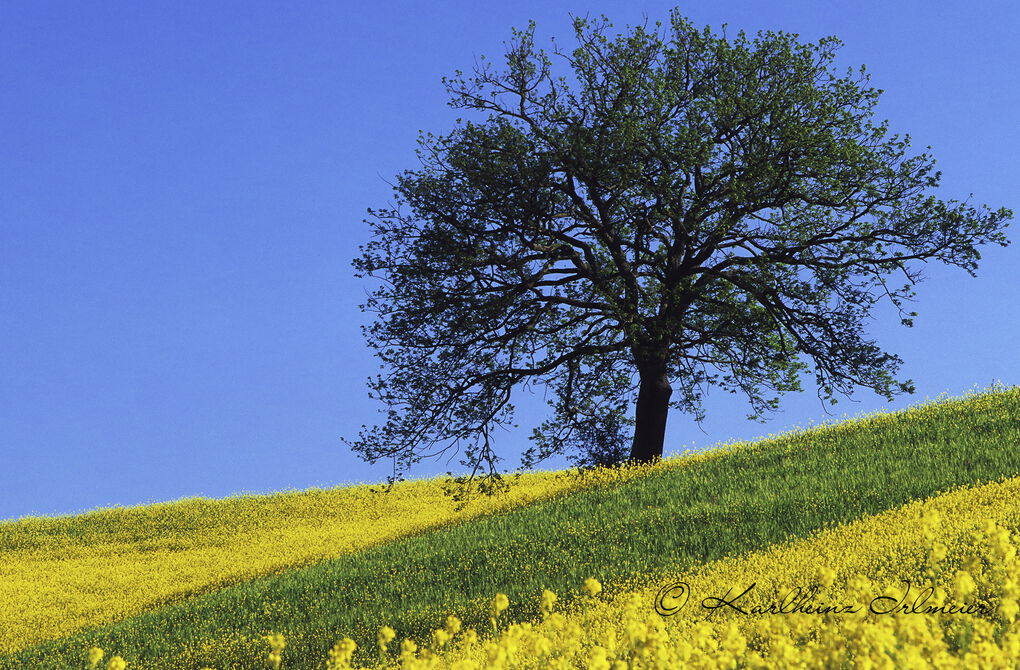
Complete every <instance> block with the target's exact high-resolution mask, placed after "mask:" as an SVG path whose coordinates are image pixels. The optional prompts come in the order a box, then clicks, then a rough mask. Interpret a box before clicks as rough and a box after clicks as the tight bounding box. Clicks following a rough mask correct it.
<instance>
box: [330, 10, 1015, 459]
mask: <svg viewBox="0 0 1020 670" xmlns="http://www.w3.org/2000/svg"><path fill="white" fill-rule="evenodd" d="M534 27H535V26H534V24H533V23H532V24H531V26H530V27H529V28H528V29H526V30H524V31H518V30H515V31H513V40H512V41H511V42H510V43H509V44H508V46H507V51H506V56H505V67H503V68H497V67H495V66H493V65H492V64H491V63H490V62H487V61H485V60H484V59H482V60H481V61H480V62H479V63H477V64H476V66H475V68H474V70H473V74H472V75H471V76H465V75H464V74H463V73H462V72H460V71H458V72H457V73H456V75H455V76H454V77H452V78H449V79H446V78H444V80H443V81H444V84H445V86H446V89H447V91H448V93H449V94H450V96H451V98H450V103H449V104H450V105H451V106H452V107H454V108H456V109H462V110H468V111H469V112H470V113H472V114H475V115H477V116H478V117H479V118H478V119H477V120H474V121H472V120H467V121H464V120H460V119H458V122H457V126H456V128H455V129H454V130H453V131H452V132H450V133H449V134H447V135H443V136H434V135H432V134H431V133H428V134H422V135H421V137H420V139H419V149H418V156H419V159H420V162H421V167H420V169H417V170H408V171H405V172H403V173H402V174H400V175H399V176H398V177H397V179H396V182H395V184H393V187H394V193H395V198H396V202H395V203H391V206H390V207H389V208H387V209H380V210H372V209H370V210H369V214H370V216H371V217H372V218H371V219H370V220H368V221H367V223H369V225H370V226H371V229H372V233H373V236H372V239H371V241H370V242H369V243H368V244H366V245H365V246H363V247H362V248H361V252H362V253H361V256H360V257H359V258H357V259H356V260H355V262H354V265H355V268H356V270H357V272H358V276H362V277H365V276H372V277H376V278H378V279H380V280H382V283H381V285H380V287H379V288H377V289H375V290H374V291H373V292H372V293H370V296H369V298H368V300H367V302H366V303H365V305H363V306H362V308H363V309H364V310H366V311H370V312H373V313H375V314H376V315H377V317H376V320H375V321H374V322H373V323H372V325H371V326H369V327H367V328H366V329H365V333H366V337H367V340H368V343H369V344H370V345H371V346H372V347H373V348H374V349H375V352H376V354H377V355H378V356H379V358H380V359H381V362H382V367H383V368H384V369H385V374H384V375H380V376H378V377H376V378H374V379H372V380H370V386H371V389H372V393H371V394H370V395H374V396H376V397H378V398H379V399H380V400H382V401H383V402H384V403H386V405H387V406H388V416H387V420H386V421H385V423H383V424H382V425H381V426H378V427H377V428H374V429H365V430H363V431H362V433H361V435H360V438H359V439H357V440H355V441H352V442H350V443H349V444H351V446H352V447H353V448H354V450H355V451H357V452H358V453H359V454H360V455H362V456H363V457H365V458H366V459H368V460H370V461H374V460H376V459H378V458H381V457H393V458H394V463H395V465H398V466H399V467H400V468H406V467H408V466H410V464H412V463H414V462H416V461H418V460H420V459H421V458H424V457H428V456H434V455H437V454H439V453H443V452H445V451H446V450H448V449H451V448H452V449H456V450H458V451H462V452H463V460H462V463H464V464H465V465H468V466H470V468H471V472H472V475H474V474H477V473H478V472H482V471H484V472H485V473H486V474H493V473H495V472H496V468H495V463H496V462H497V461H498V460H499V457H498V456H497V455H496V451H495V449H494V443H493V439H492V436H493V432H494V430H495V429H496V428H498V427H500V426H503V425H506V424H508V423H509V422H511V421H512V416H513V405H512V404H511V391H512V390H513V389H515V388H518V387H521V388H530V387H531V386H532V385H534V384H544V385H545V387H546V388H547V389H548V390H550V391H552V395H553V397H554V400H553V401H551V402H550V405H551V407H552V413H551V418H550V419H549V420H548V421H546V422H544V423H543V424H542V425H541V426H539V427H538V428H537V429H535V433H534V436H533V439H534V442H535V443H534V446H533V447H532V448H531V449H529V450H528V452H527V454H526V458H525V463H526V464H527V465H532V464H534V463H536V462H538V461H540V460H541V459H543V458H545V457H547V456H549V455H551V454H554V453H559V452H563V451H564V450H565V449H567V448H570V447H576V446H577V444H578V440H579V439H580V440H585V439H593V438H592V436H593V435H596V434H599V433H600V432H601V433H602V434H604V435H608V437H607V440H608V441H607V442H606V444H608V445H611V444H612V442H613V440H614V439H617V438H618V435H619V434H620V429H621V426H623V425H627V424H630V425H633V426H634V430H633V438H632V443H631V448H630V457H631V458H632V459H634V460H637V461H650V460H654V459H657V458H659V457H660V456H661V454H662V450H663V437H664V432H665V428H666V419H667V415H668V412H669V410H670V409H671V408H672V409H676V410H680V411H684V412H687V413H690V414H693V415H694V416H695V418H697V419H699V420H700V419H701V418H702V417H703V409H702V404H701V400H702V397H703V394H704V392H705V391H706V390H707V388H708V387H710V386H712V385H716V386H719V387H722V388H724V389H727V390H729V391H731V392H734V393H736V392H742V393H744V394H745V395H746V396H747V398H748V401H749V403H750V406H751V409H752V415H751V416H752V417H755V418H760V417H761V416H762V415H763V413H764V412H766V411H768V410H774V409H776V408H777V407H778V398H779V396H780V395H781V394H783V393H785V392H788V391H795V390H801V387H800V377H801V375H802V373H803V372H805V371H808V370H811V371H813V373H814V376H815V379H816V381H817V386H818V393H819V396H820V397H821V398H823V399H826V400H829V401H831V402H835V400H836V398H835V396H836V395H837V394H838V395H849V394H850V393H851V392H852V391H853V389H854V388H856V387H866V388H870V389H872V390H874V391H875V392H876V393H878V394H880V395H882V396H884V397H886V398H889V399H891V398H892V397H893V395H894V394H896V393H901V392H911V391H912V390H913V389H912V386H911V383H910V382H909V381H906V382H901V381H897V380H896V379H895V378H894V374H895V373H896V371H897V369H898V367H899V365H900V364H901V362H902V361H901V359H900V358H899V357H897V356H895V355H893V354H889V353H886V352H884V351H882V350H881V349H880V348H879V347H878V346H877V344H876V343H875V342H874V341H872V340H869V339H867V338H866V336H865V335H864V334H863V328H862V326H863V322H864V320H865V319H866V318H868V317H869V316H870V315H871V312H872V308H873V307H874V306H875V305H876V304H879V303H881V302H883V301H889V302H890V303H891V304H892V305H893V306H895V308H896V309H897V310H898V312H899V317H900V320H901V321H902V323H903V324H905V325H907V326H910V325H912V322H911V319H912V317H914V316H916V314H915V313H913V312H909V313H908V312H906V311H904V303H905V301H908V300H910V299H911V298H912V297H913V295H914V293H913V287H914V286H915V285H916V284H917V282H918V281H920V280H921V279H922V278H923V277H922V275H921V273H920V272H919V270H918V269H917V267H916V263H917V262H918V261H930V260H937V261H941V262H943V263H947V264H949V265H954V266H958V267H960V268H962V269H964V270H966V271H967V272H969V273H970V274H971V275H974V271H975V269H976V268H977V261H978V260H979V258H980V256H979V253H978V251H977V247H978V246H980V245H982V244H987V243H997V244H1000V245H1003V246H1005V245H1006V244H1008V242H1007V240H1006V237H1005V235H1004V233H1003V230H1004V228H1005V226H1006V223H1005V222H1006V221H1008V220H1009V219H1010V218H1011V217H1012V212H1011V211H1009V210H1007V209H1005V208H1001V209H998V210H996V211H991V210H989V209H988V208H987V207H984V206H983V207H981V208H975V207H973V206H971V205H969V204H967V202H966V201H964V202H960V201H957V200H948V201H944V200H940V199H937V198H936V197H935V196H934V195H932V194H931V191H932V189H934V188H935V187H937V186H938V184H939V181H940V176H941V173H939V172H934V171H933V166H934V163H935V162H934V160H933V159H932V157H931V156H930V155H929V154H927V153H922V154H920V155H914V156H908V154H907V149H908V147H909V146H910V138H909V135H908V136H905V137H903V138H901V137H900V136H898V135H892V136H890V135H889V133H888V127H887V126H888V123H887V122H884V123H882V124H880V125H874V124H873V123H872V121H871V119H872V117H873V115H874V106H875V104H876V103H877V101H878V98H879V95H880V93H881V91H879V90H877V89H874V88H870V87H868V85H867V84H868V81H869V78H868V76H867V74H866V71H865V68H864V67H863V66H862V67H861V68H860V70H859V72H857V73H855V72H854V71H853V70H850V71H848V72H847V73H846V75H845V76H837V73H836V72H835V71H834V68H833V60H834V55H835V52H836V50H837V49H838V47H839V46H840V45H841V43H840V42H839V40H837V39H836V38H834V37H829V38H825V39H822V40H821V41H819V42H818V43H817V44H802V43H800V42H798V41H797V36H796V35H791V34H787V33H782V32H780V33H773V32H765V33H758V35H757V37H756V38H755V39H754V40H753V41H752V40H749V39H748V37H747V36H746V35H745V34H744V33H743V32H741V33H739V35H738V36H737V37H736V39H733V40H728V39H727V38H726V37H725V33H724V34H723V36H718V35H716V34H714V33H712V32H711V31H710V30H709V29H708V28H705V29H704V30H703V31H699V30H697V29H695V28H694V27H692V25H691V24H690V23H689V22H688V21H687V20H685V19H684V18H683V17H682V16H680V15H679V14H678V13H677V12H676V11H674V12H673V13H672V14H671V18H670V21H669V24H668V26H667V28H665V29H663V27H662V25H661V24H658V23H657V24H655V27H654V29H651V30H649V29H648V28H647V27H638V28H635V29H631V30H630V31H629V32H626V33H624V34H620V35H617V36H613V37H611V36H610V34H609V29H610V27H611V26H610V24H609V23H608V22H607V21H606V20H605V19H604V18H602V19H600V20H598V21H588V20H587V19H575V20H574V34H575V37H576V39H577V43H578V44H577V47H576V48H575V49H574V50H572V51H571V52H569V53H568V52H566V51H564V50H562V49H560V48H558V47H555V46H554V48H553V50H552V53H551V54H548V53H546V52H545V51H544V50H536V48H535V45H534ZM553 58H555V59H556V61H557V62H559V63H565V64H566V65H567V66H569V70H568V72H569V73H570V75H571V76H570V78H569V79H568V78H567V77H565V76H554V75H553V65H554V60H553ZM929 149H930V147H929ZM899 282H902V285H900V284H899ZM635 392H636V407H635V411H634V414H633V419H631V418H630V416H629V408H630V406H631V404H632V403H633V397H634V394H635ZM614 436H616V437H614ZM608 453H610V454H612V453H613V449H610V450H609V452H608Z"/></svg>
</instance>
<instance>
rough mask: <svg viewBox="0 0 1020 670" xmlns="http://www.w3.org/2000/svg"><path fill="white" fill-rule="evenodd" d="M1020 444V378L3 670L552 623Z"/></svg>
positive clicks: (898, 497) (106, 635) (573, 500)
mask: <svg viewBox="0 0 1020 670" xmlns="http://www.w3.org/2000/svg"><path fill="white" fill-rule="evenodd" d="M1018 445H1020V390H1017V389H1012V390H1010V391H1007V392H1004V393H991V394H981V395H978V396H976V397H972V398H969V399H966V400H963V401H955V402H942V403H937V404H930V405H925V406H921V407H917V408H914V409H911V410H908V411H905V412H900V413H896V414H889V415H878V416H875V417H871V418H866V419H862V420H857V421H853V422H847V423H842V424H837V425H834V426H827V427H820V428H817V429H813V430H810V431H805V432H799V433H794V434H789V435H786V436H780V437H778V438H775V439H771V440H768V441H764V442H760V443H755V444H753V445H743V446H740V447H737V448H732V449H728V450H723V451H721V452H717V453H715V454H713V455H711V456H708V457H705V456H702V457H698V458H694V459H689V460H681V461H676V462H673V463H669V464H666V465H665V466H663V467H660V468H657V469H653V470H652V471H650V472H648V473H645V474H644V475H643V476H641V477H639V478H635V479H631V480H629V481H623V482H619V481H612V480H607V481H606V482H605V483H603V484H600V485H599V486H598V487H596V488H588V489H585V490H581V491H578V492H576V493H572V494H570V495H563V496H560V497H556V498H553V499H550V500H545V501H540V502H536V503H534V504H531V505H527V506H518V507H513V508H508V509H507V510H506V511H504V512H501V513H499V514H496V515H493V516H486V517H481V518H476V519H474V520H472V521H467V522H464V523H461V524H458V525H455V526H449V527H444V528H441V529H437V530H434V531H431V532H427V533H423V534H419V535H415V536H411V537H405V538H402V539H395V540H393V541H390V542H386V543H384V544H378V545H376V546H374V547H372V548H370V549H367V550H364V551H361V552H358V553H353V554H348V555H345V556H342V557H339V558H335V559H331V560H326V561H323V562H321V563H318V564H315V565H311V566H308V567H305V568H301V569H297V570H291V571H288V572H286V573H284V574H278V575H270V576H264V577H259V578H255V579H251V580H248V581H245V582H243V583H239V584H236V585H234V586H231V587H229V588H225V589H221V590H218V591H215V592H212V593H208V594H205V595H202V596H199V597H194V598H190V599H188V600H184V601H181V602H177V603H174V604H171V605H168V606H165V607H161V608H159V609H156V610H152V611H149V612H146V613H143V614H141V615H139V616H134V617H130V618H127V619H125V620H123V621H120V622H117V623H113V624H110V625H106V626H102V627H98V628H91V629H87V630H83V631H80V632H78V633H76V634H74V635H71V636H69V637H67V638H63V639H60V640H55V641H50V642H46V643H42V644H39V645H37V646H35V647H32V648H29V649H25V650H22V651H20V652H17V653H13V654H8V655H6V656H4V657H0V666H2V667H12V668H13V667H33V668H35V667H39V668H49V667H53V668H64V667H77V666H79V665H81V659H83V658H84V656H83V654H84V650H86V649H88V647H90V646H92V645H96V646H99V647H102V648H104V649H111V650H116V651H117V653H120V654H121V655H122V656H124V658H126V659H129V660H130V661H132V662H133V663H137V664H140V665H143V666H144V667H146V668H177V667H181V668H183V667H189V668H191V667H194V668H198V667H202V665H208V666H211V667H218V668H225V667H253V668H254V667H264V658H265V651H266V644H265V641H264V636H265V635H266V634H267V633H269V632H278V633H284V634H285V635H286V636H287V639H288V647H287V651H288V653H287V658H288V661H287V663H288V666H287V667H293V668H312V667H317V666H321V664H322V662H323V659H325V658H326V651H327V650H328V649H329V648H330V647H331V646H332V645H333V643H335V642H336V641H337V640H339V639H340V638H341V637H344V636H346V635H350V636H352V637H354V639H355V640H356V641H357V642H358V644H359V645H360V647H361V648H363V649H369V650H371V649H374V647H375V632H376V630H377V628H378V625H379V624H380V623H387V624H389V625H391V626H393V627H394V628H395V629H396V630H397V633H398V635H399V636H400V637H404V636H410V637H413V638H415V639H418V640H422V639H425V636H427V635H428V634H429V632H430V631H431V630H432V629H433V628H435V627H436V625H437V623H438V622H439V621H440V620H441V618H442V616H443V615H445V613H447V612H450V611H457V612H464V613H465V624H466V625H470V626H475V627H477V628H478V629H479V630H483V629H484V627H485V624H486V622H485V619H486V615H485V614H483V613H482V611H481V609H480V605H481V604H482V603H483V602H486V601H487V600H488V599H490V598H491V596H492V594H493V593H495V592H497V591H499V592H503V593H506V594H507V595H508V596H509V597H510V601H511V603H513V604H512V606H511V610H510V612H509V616H510V618H511V619H518V620H523V619H528V618H535V617H537V616H538V606H537V596H538V594H540V593H541V591H542V589H543V588H551V589H552V590H554V591H557V592H560V593H563V594H567V593H573V592H576V588H577V585H578V584H579V583H580V582H581V580H582V579H584V578H585V577H588V576H592V575H598V576H600V579H602V581H603V583H604V584H605V585H606V587H607V588H608V590H609V591H610V592H615V591H619V590H620V589H623V588H629V587H630V586H632V583H629V582H632V580H633V579H634V578H636V577H640V578H643V579H651V580H654V579H656V578H657V577H658V576H661V575H663V574H666V573H668V572H673V571H677V570H688V569H692V568H694V567H696V566H698V565H703V564H705V563H707V562H710V561H713V560H717V559H720V558H722V557H725V556H734V555H740V554H745V553H747V552H752V551H756V550H761V549H762V548H764V547H767V546H769V545H770V544H773V543H776V542H780V541H784V540H788V539H794V538H801V537H806V536H807V535H809V534H811V533H812V532H815V531H817V530H819V529H822V528H827V527H830V526H833V525H835V524H840V523H846V522H850V521H853V520H855V519H860V518H862V517H864V516H866V515H870V514H876V513H879V512H882V511H884V510H888V509H891V508H894V507H897V506H899V505H903V504H905V503H907V502H909V501H911V500H916V499H922V498H926V497H930V496H932V495H934V494H936V493H939V492H942V491H946V490H949V489H952V488H955V487H958V486H966V485H974V484H977V483H980V482H985V481H989V480H998V479H1001V478H1004V477H1011V476H1015V475H1017V474H1020V447H1018ZM277 525H278V526H279V527H281V528H282V527H286V526H287V517H286V516H285V515H283V516H280V517H279V519H278V522H277ZM564 597H565V596H564ZM565 598H566V597H565ZM363 660H364V659H363ZM369 660H370V659H369Z"/></svg>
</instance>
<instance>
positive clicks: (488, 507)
mask: <svg viewBox="0 0 1020 670" xmlns="http://www.w3.org/2000/svg"><path fill="white" fill-rule="evenodd" d="M696 460H700V458H695V459H690V458H688V459H684V460H682V461H678V460H670V461H664V462H663V463H661V464H659V465H657V466H653V467H658V468H663V467H676V466H678V465H682V464H688V463H691V462H695V461H696ZM648 470H649V468H648V467H644V468H626V469H620V470H612V471H600V472H597V473H592V474H591V475H590V476H586V477H583V478H579V477H577V476H574V475H566V474H564V473H562V472H534V473H523V474H521V475H520V476H519V477H517V476H515V477H514V478H513V479H514V481H513V485H512V486H511V487H510V488H509V490H508V491H507V492H506V493H503V494H500V495H496V496H492V497H488V496H484V495H483V496H475V497H472V498H471V499H470V500H468V501H467V502H466V503H465V505H464V507H463V508H462V509H459V510H458V509H457V503H455V502H454V500H453V499H452V498H451V497H450V496H449V495H447V494H446V493H445V492H444V490H443V481H442V480H439V479H430V480H414V481H407V482H402V483H398V484H396V485H394V486H393V487H392V489H391V490H389V491H388V492H374V490H378V489H379V488H381V487H378V486H370V485H358V486H351V487H344V488H338V489H332V490H311V491H302V492H296V493H282V494H275V495H270V496H240V497H234V498H226V499H223V500H209V499H203V498H198V499H189V500H182V501H177V502H171V503H161V504H155V505H146V506H139V507H132V508H113V509H105V510H99V511H95V512H90V513H87V514H84V515H79V516H72V517H58V518H26V519H22V520H19V521H15V522H6V523H0V631H3V635H2V636H0V653H4V652H11V651H15V650H18V649H23V648H25V647H28V646H30V645H32V644H34V643H37V642H40V641H43V640H48V639H54V638H59V637H62V636H65V635H69V634H71V633H73V632H75V631H77V630H79V629H80V628H83V627H85V626H93V625H97V624H103V623H108V622H111V621H116V620H120V619H123V618H125V617H128V616H131V615H135V614H138V613H140V612H142V611H145V610H148V609H152V608H154V607H158V606H160V605H163V604H168V603H171V602H175V601H178V600H181V599H183V598H186V597H189V596H193V595H197V594H200V593H205V592H208V591H211V590H213V589H216V588H220V587H223V586H227V585H230V584H236V583H238V582H242V581H245V580H248V579H252V578H255V577H260V576H264V575H268V574H273V573H279V572H284V571H286V570H290V569H294V568H298V567H302V566H306V565H310V564H312V563H315V562H318V561H322V560H324V559H328V558H334V557H337V556H342V555H346V554H351V553H354V552H357V551H360V550H363V549H366V548H368V547H371V546H375V545H378V544H381V543H384V542H388V541H391V540H394V539H397V538H400V537H404V536H408V535H412V534H415V533H420V532H424V531H427V530H430V529H434V528H438V527H441V526H445V525H449V524H453V523H459V522H463V521H465V520H468V519H471V518H475V517H478V516H481V515H484V514H489V513H493V512H498V511H500V510H505V509H508V508H511V507H514V506H516V505H522V504H526V503H529V502H533V501H537V500H542V499H547V498H550V497H553V496H556V495H558V494H561V493H565V492H568V491H571V490H577V489H579V488H583V487H587V486H593V485H597V484H600V483H607V482H611V481H622V480H624V479H627V478H630V477H634V476H638V475H640V474H642V473H646V472H648Z"/></svg>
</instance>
